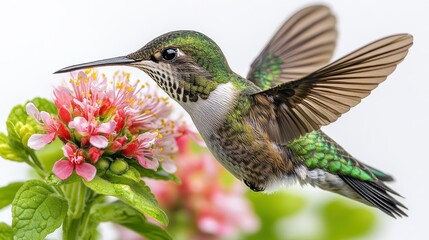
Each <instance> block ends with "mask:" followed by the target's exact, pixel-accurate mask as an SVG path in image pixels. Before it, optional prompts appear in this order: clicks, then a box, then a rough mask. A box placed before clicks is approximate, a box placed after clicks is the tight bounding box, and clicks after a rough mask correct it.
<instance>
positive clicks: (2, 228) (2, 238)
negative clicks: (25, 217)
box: [0, 223, 13, 240]
mask: <svg viewBox="0 0 429 240" xmlns="http://www.w3.org/2000/svg"><path fill="white" fill-rule="evenodd" d="M12 237H13V231H12V228H11V227H10V226H9V225H7V224H6V223H0V240H10V239H12Z"/></svg>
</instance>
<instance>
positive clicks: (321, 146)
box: [287, 131, 407, 217]
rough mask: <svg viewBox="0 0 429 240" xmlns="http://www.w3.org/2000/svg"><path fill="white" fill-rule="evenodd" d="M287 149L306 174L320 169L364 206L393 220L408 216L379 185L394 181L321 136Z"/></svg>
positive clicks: (306, 137)
mask: <svg viewBox="0 0 429 240" xmlns="http://www.w3.org/2000/svg"><path fill="white" fill-rule="evenodd" d="M287 147H288V148H289V149H290V150H292V151H291V152H292V154H293V157H294V159H295V161H300V162H302V163H303V164H304V165H305V166H306V167H307V169H308V170H310V171H311V170H315V169H322V170H324V171H326V172H328V173H330V174H333V175H336V176H339V177H340V178H341V179H342V180H343V181H344V182H346V183H347V184H348V185H349V186H350V188H352V189H353V190H354V191H356V193H357V194H359V196H360V197H361V198H362V199H363V201H364V202H367V203H369V204H371V205H373V206H376V207H378V208H379V209H380V210H382V211H383V212H385V213H386V214H388V215H390V216H392V217H395V216H407V214H406V213H405V212H404V211H402V209H401V208H405V209H406V207H405V206H404V205H403V204H402V203H400V202H398V201H397V200H396V199H394V198H393V197H392V196H391V195H390V194H389V193H391V194H394V195H398V196H399V194H398V193H396V192H395V191H393V190H392V189H391V188H389V187H387V186H386V185H385V184H384V183H383V182H382V181H391V180H393V178H392V177H391V176H389V175H387V174H385V173H383V172H381V171H380V170H377V169H375V168H373V167H370V166H368V165H365V164H363V163H361V162H359V161H358V160H357V159H355V158H354V157H352V156H351V155H350V154H349V153H347V152H346V151H345V150H344V149H343V148H342V147H341V146H340V145H339V144H337V143H336V142H335V141H333V140H332V139H331V138H329V137H328V136H327V135H326V134H324V133H323V132H321V131H314V132H311V133H308V134H305V135H304V136H302V137H300V138H298V139H296V140H293V141H292V142H291V143H290V144H288V145H287ZM349 197H350V196H349Z"/></svg>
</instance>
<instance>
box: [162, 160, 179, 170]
mask: <svg viewBox="0 0 429 240" xmlns="http://www.w3.org/2000/svg"><path fill="white" fill-rule="evenodd" d="M161 165H162V169H164V170H165V171H166V172H168V173H174V172H176V170H177V167H176V164H175V163H174V161H172V160H169V159H167V160H164V161H162V163H161Z"/></svg>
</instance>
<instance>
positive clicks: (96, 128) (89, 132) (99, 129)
mask: <svg viewBox="0 0 429 240" xmlns="http://www.w3.org/2000/svg"><path fill="white" fill-rule="evenodd" d="M69 127H70V128H74V129H76V131H77V132H78V133H79V134H80V135H82V136H83V137H88V138H89V142H90V143H91V144H92V146H94V147H97V148H105V147H107V145H108V144H109V140H108V139H107V138H106V137H105V136H103V135H100V133H106V134H111V133H113V132H114V131H115V127H116V123H115V121H114V120H110V121H109V122H107V123H101V124H99V125H97V123H96V122H88V120H86V119H85V118H83V117H75V118H74V119H73V121H71V122H70V123H69Z"/></svg>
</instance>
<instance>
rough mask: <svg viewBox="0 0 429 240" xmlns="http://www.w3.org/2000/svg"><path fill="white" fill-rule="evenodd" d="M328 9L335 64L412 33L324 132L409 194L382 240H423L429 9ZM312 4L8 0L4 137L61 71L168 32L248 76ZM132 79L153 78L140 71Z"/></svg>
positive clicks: (3, 39)
mask: <svg viewBox="0 0 429 240" xmlns="http://www.w3.org/2000/svg"><path fill="white" fill-rule="evenodd" d="M322 2H326V4H327V5H329V6H330V7H331V8H332V9H333V11H334V12H335V14H336V16H337V18H338V31H339V38H338V44H337V49H336V52H335V58H338V57H341V56H343V55H344V54H346V53H349V52H350V51H352V50H355V49H357V48H358V47H361V46H363V45H364V44H366V43H369V42H371V41H374V40H376V39H378V38H381V37H384V36H386V35H390V34H394V33H401V32H408V33H411V34H413V35H414V37H415V44H414V46H413V47H412V48H411V51H410V53H409V55H408V56H407V58H406V60H405V61H404V62H403V63H401V64H400V66H399V67H398V68H397V70H396V71H395V72H394V73H393V74H392V75H391V76H390V77H389V78H388V80H387V81H386V82H385V83H383V84H381V86H380V87H379V88H377V89H376V90H375V91H374V92H373V93H372V94H371V95H370V96H369V97H368V98H367V99H365V100H363V101H362V103H361V104H359V105H358V106H357V107H355V108H354V109H352V110H351V111H350V112H349V113H347V114H345V115H344V116H343V117H342V118H340V120H338V121H337V122H335V123H333V124H331V125H330V126H328V127H325V128H324V130H325V131H326V132H327V133H329V134H330V135H331V137H333V138H334V139H335V140H337V141H338V142H339V143H340V144H341V145H343V146H344V147H345V148H346V149H348V150H349V151H350V152H351V153H352V154H354V155H355V156H356V157H358V158H359V159H361V160H362V161H364V162H366V163H368V164H370V165H373V166H375V167H377V168H380V169H383V170H385V171H386V172H388V173H392V174H393V175H394V176H395V178H396V180H397V181H396V182H395V183H394V184H392V185H391V186H392V187H393V188H394V189H395V190H397V191H398V192H400V193H401V194H402V195H403V196H405V197H406V199H404V200H403V201H404V203H405V204H406V205H407V206H408V207H409V209H410V210H409V211H408V213H409V215H410V217H409V218H404V219H399V220H394V219H391V218H389V217H384V216H383V217H381V221H382V226H381V227H380V230H379V231H378V232H377V233H376V235H375V238H376V239H405V238H409V239H422V238H423V236H424V235H425V234H424V233H425V232H427V227H428V224H427V216H428V215H429V210H428V201H429V199H428V196H429V190H428V185H427V171H428V168H429V159H428V154H427V148H428V142H429V141H428V139H429V138H428V136H429V131H428V123H429V110H428V104H429V97H428V94H427V91H428V87H429V79H427V75H428V74H427V72H428V68H429V64H428V60H427V59H428V55H429V51H428V49H429V48H428V45H429V31H428V24H429V16H428V14H429V5H428V4H427V3H426V1H410V0H409V1H401V2H399V1H397V2H394V1H392V0H383V1H322ZM311 3H313V1H247V0H242V1H216V3H215V1H208V0H207V1H201V0H198V1H197V0H194V1H190V0H189V1H183V0H182V1H172V0H171V1H143V0H138V1H101V0H99V1H81V0H75V1H67V2H66V1H58V0H55V1H54V0H49V1H48V0H38V1H19V0H13V1H12V0H2V1H0V123H1V125H0V131H5V130H6V127H5V125H4V122H5V120H6V118H7V115H8V113H9V110H10V109H11V108H12V107H13V106H14V105H16V104H20V103H23V102H25V101H26V100H28V99H31V98H33V97H35V96H43V97H47V98H50V97H51V95H52V94H51V91H52V86H53V85H57V84H59V83H60V81H61V80H62V79H63V78H65V77H66V75H52V72H54V71H55V70H58V69H59V68H62V67H65V66H68V65H71V64H76V63H81V62H87V61H92V60H98V59H102V58H108V57H115V56H120V55H125V54H127V53H130V52H133V51H135V50H137V49H138V48H140V47H141V46H143V45H144V44H145V43H146V42H148V41H150V40H151V39H153V38H154V37H156V36H158V35H160V34H163V33H165V32H167V31H173V30H179V29H192V30H197V31H201V32H203V33H205V34H206V35H208V36H210V37H211V38H212V39H213V40H215V41H216V42H217V43H218V44H219V46H220V47H221V48H222V49H223V51H224V53H225V55H226V57H227V59H229V63H230V65H231V67H232V69H234V70H235V71H236V72H237V73H239V74H242V75H243V76H245V75H246V73H247V71H248V68H249V65H250V63H251V62H252V60H253V58H254V57H256V56H257V54H258V53H259V51H260V50H261V49H262V47H263V46H264V45H265V43H266V42H267V41H268V40H269V38H270V37H271V36H272V34H273V33H274V32H275V31H276V29H277V28H278V27H279V26H280V24H281V23H282V22H283V21H284V20H285V19H286V18H287V17H288V16H290V14H292V13H293V12H295V11H296V10H298V9H300V8H302V7H304V6H307V5H309V4H311ZM127 70H129V71H132V72H133V73H134V71H133V69H127ZM133 75H134V76H135V77H136V78H141V79H148V77H147V76H146V75H144V74H143V73H141V72H135V73H134V74H133ZM23 166H24V165H23V164H16V163H12V162H8V161H1V162H0V185H6V184H7V183H8V182H11V181H14V180H19V179H25V177H26V174H27V170H26V168H24V167H23ZM305 192H306V193H310V194H311V195H312V196H315V197H321V198H324V197H326V196H327V195H328V194H329V193H324V192H322V191H318V190H313V189H312V188H306V189H305ZM285 204H287V203H285ZM9 218H10V214H9V213H8V211H2V212H0V221H7V222H9V220H10V219H9ZM301 227H304V226H301ZM339 227H341V226H339ZM304 229H305V228H304Z"/></svg>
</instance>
